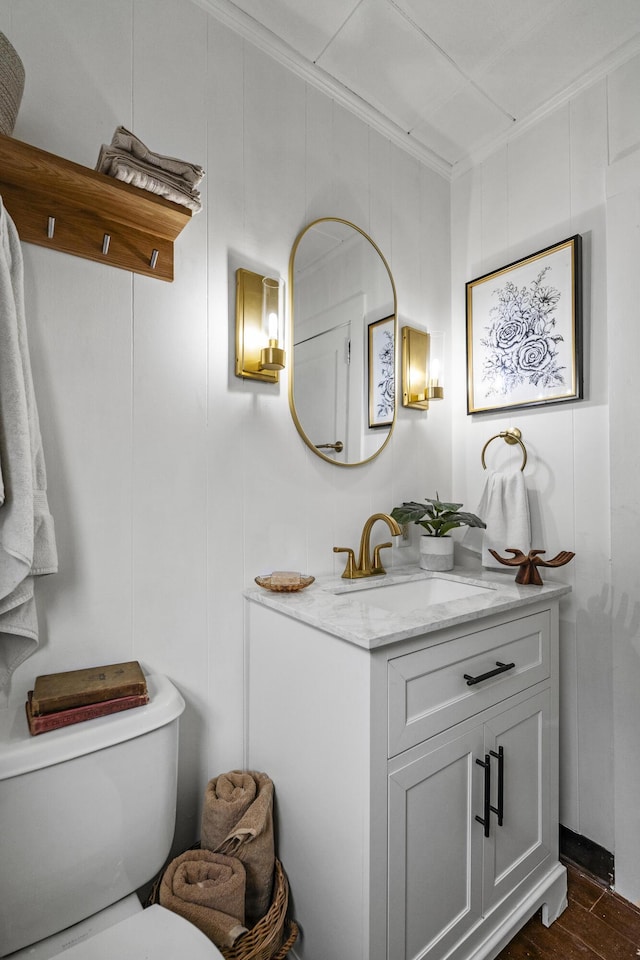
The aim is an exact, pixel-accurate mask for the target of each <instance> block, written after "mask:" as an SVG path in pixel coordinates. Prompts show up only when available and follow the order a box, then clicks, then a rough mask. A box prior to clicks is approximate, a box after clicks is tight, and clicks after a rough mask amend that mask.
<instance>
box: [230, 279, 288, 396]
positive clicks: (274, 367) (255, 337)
mask: <svg viewBox="0 0 640 960" xmlns="http://www.w3.org/2000/svg"><path fill="white" fill-rule="evenodd" d="M283 314H284V311H283V309H282V284H280V283H279V281H278V280H275V279H273V278H271V277H262V276H260V274H258V273H252V272H251V271H250V270H243V269H242V268H241V269H239V270H237V271H236V369H235V373H236V376H237V377H244V378H246V379H249V380H262V381H264V382H266V383H278V381H279V371H280V370H282V369H283V368H284V366H285V351H284V350H283V349H282V347H281V344H282V342H283Z"/></svg>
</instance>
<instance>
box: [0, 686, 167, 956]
mask: <svg viewBox="0 0 640 960" xmlns="http://www.w3.org/2000/svg"><path fill="white" fill-rule="evenodd" d="M147 685H148V689H149V703H148V704H146V705H145V706H143V707H136V708H134V709H132V710H125V711H122V712H121V713H116V714H112V715H111V716H107V717H100V718H98V719H95V720H90V721H85V722H83V723H78V724H74V725H73V726H69V727H64V728H62V729H60V730H54V731H50V732H47V733H43V734H39V735H38V736H35V737H31V736H30V734H29V730H28V727H27V722H26V716H25V713H24V710H21V711H20V710H19V711H18V712H17V713H16V712H13V713H11V711H4V713H5V714H6V716H3V717H2V718H1V719H0V957H4V956H6V955H7V954H9V953H11V952H12V951H14V950H18V949H20V948H21V947H24V946H27V945H30V944H32V943H36V942H37V941H38V940H42V939H44V938H45V937H48V936H50V935H51V934H53V933H56V932H58V931H60V930H64V929H65V928H66V927H68V926H71V924H74V923H78V922H79V921H80V920H83V919H84V918H85V917H88V916H91V915H92V914H94V913H97V912H98V911H99V910H102V909H103V908H105V907H107V906H109V905H110V904H112V903H115V902H116V901H117V900H120V899H121V898H123V897H125V896H127V895H128V894H130V893H132V892H133V891H134V890H136V889H138V888H139V887H141V886H142V885H143V884H145V883H146V882H147V881H149V880H150V879H151V878H152V877H153V876H154V875H155V874H156V873H157V872H158V871H159V870H160V868H161V867H162V865H163V864H164V862H165V860H166V858H167V856H168V854H169V852H170V848H171V843H172V841H173V834H174V828H175V813H176V790H177V772H178V718H179V716H180V714H181V713H182V711H183V710H184V701H183V699H182V697H181V696H180V694H179V692H178V691H177V690H176V688H175V687H174V686H173V684H172V683H171V682H170V681H169V680H168V679H167V678H166V677H163V676H160V675H155V676H149V677H147ZM2 713H3V711H0V715H1V714H2ZM9 714H11V715H9Z"/></svg>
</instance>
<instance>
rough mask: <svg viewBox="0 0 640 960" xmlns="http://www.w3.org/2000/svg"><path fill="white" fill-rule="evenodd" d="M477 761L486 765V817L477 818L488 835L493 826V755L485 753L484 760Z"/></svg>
mask: <svg viewBox="0 0 640 960" xmlns="http://www.w3.org/2000/svg"><path fill="white" fill-rule="evenodd" d="M476 763H477V764H479V766H481V767H484V817H478V816H476V820H477V821H478V823H481V824H482V826H483V827H484V835H485V837H488V836H489V830H490V828H491V757H490V756H489V754H488V753H485V755H484V760H478V759H476Z"/></svg>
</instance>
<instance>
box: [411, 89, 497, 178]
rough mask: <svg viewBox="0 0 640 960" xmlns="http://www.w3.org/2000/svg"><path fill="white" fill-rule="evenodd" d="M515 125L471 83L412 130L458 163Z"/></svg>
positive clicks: (440, 152) (438, 151)
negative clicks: (470, 146) (471, 151)
mask: <svg viewBox="0 0 640 960" xmlns="http://www.w3.org/2000/svg"><path fill="white" fill-rule="evenodd" d="M511 126H513V120H511V119H510V118H509V117H507V116H506V114H505V113H504V112H503V111H502V110H499V109H498V108H497V107H496V106H494V104H493V103H491V101H490V100H487V98H486V97H485V96H484V95H483V94H482V93H480V91H478V90H477V89H476V88H475V87H474V85H473V84H472V83H468V84H467V86H466V87H464V89H462V90H461V91H460V93H458V94H456V95H455V96H454V97H453V98H452V99H451V100H449V101H448V102H447V103H445V104H444V106H442V107H440V108H439V109H438V110H436V111H435V112H434V113H433V114H431V115H429V117H428V118H427V119H426V120H425V121H424V122H422V123H420V124H418V125H417V126H416V127H415V128H414V129H413V130H411V136H412V137H414V138H415V139H416V140H418V141H419V142H420V143H422V144H423V145H424V146H425V147H428V148H429V149H431V150H434V151H435V152H436V153H437V154H438V156H440V157H442V158H443V159H444V160H446V161H447V163H450V164H452V165H453V164H455V163H458V162H459V161H461V160H463V159H464V158H465V157H466V156H467V153H468V149H469V144H470V143H473V144H475V145H477V146H478V147H480V146H482V145H483V144H485V143H489V142H491V141H493V140H495V139H496V138H497V137H499V136H501V135H502V134H504V133H506V131H507V130H508V129H509V127H511Z"/></svg>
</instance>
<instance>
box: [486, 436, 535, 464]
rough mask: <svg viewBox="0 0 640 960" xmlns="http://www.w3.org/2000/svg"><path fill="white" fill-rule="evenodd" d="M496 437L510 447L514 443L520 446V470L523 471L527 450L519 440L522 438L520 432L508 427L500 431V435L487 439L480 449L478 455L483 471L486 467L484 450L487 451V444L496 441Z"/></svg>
mask: <svg viewBox="0 0 640 960" xmlns="http://www.w3.org/2000/svg"><path fill="white" fill-rule="evenodd" d="M498 437H502V439H503V440H504V442H505V443H509V444H512V445H513V444H514V443H517V444H519V445H520V449H521V450H522V466H521V467H520V469H521V470H524V468H525V467H526V465H527V448H526V447H525V445H524V443H523V442H522V439H521V438H522V433H521V431H520V430H518V428H517V427H510V428H509V429H508V430H501V431H500V433H496V434H495V435H494V436H493V437H489V439H488V440H487V442H486V443H485V445H484V447H483V448H482V453H481V454H480V459H481V461H482V467H483V469H484V470H486V469H487V465H486V463H485V462H484V453H485V450H486V449H487V447H488V446H489V444H490V443H491V441H492V440H497V439H498Z"/></svg>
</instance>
